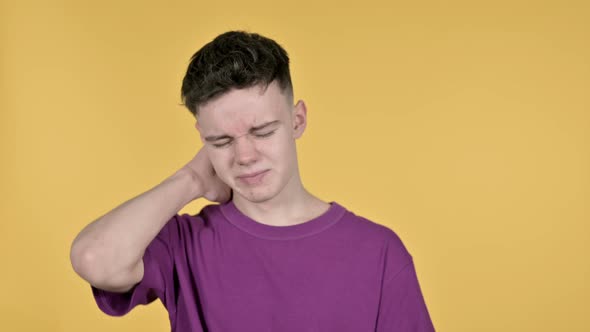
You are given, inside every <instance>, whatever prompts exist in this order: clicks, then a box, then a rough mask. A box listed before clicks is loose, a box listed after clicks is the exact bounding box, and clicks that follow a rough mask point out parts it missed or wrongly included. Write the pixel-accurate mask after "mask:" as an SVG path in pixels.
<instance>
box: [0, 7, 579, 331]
mask: <svg viewBox="0 0 590 332" xmlns="http://www.w3.org/2000/svg"><path fill="white" fill-rule="evenodd" d="M589 7H590V5H588V2H587V1H579V2H569V1H557V0H556V1H529V2H522V1H516V2H515V1H502V2H497V1H486V2H483V1H463V2H460V1H405V2H393V1H384V2H375V1H372V0H369V1H362V2H321V1H303V2H302V1H289V2H277V1H220V2H216V1H201V2H197V1H167V2H165V1H114V0H109V1H63V0H61V1H12V2H10V3H8V2H2V4H1V7H0V13H1V14H0V33H1V35H0V38H1V43H0V47H1V55H0V61H1V67H0V74H1V76H0V77H1V80H0V93H1V95H0V109H1V118H0V135H1V136H0V138H1V140H0V142H1V158H2V159H1V163H0V167H1V168H0V174H1V175H0V176H1V178H0V180H1V182H0V183H1V185H0V195H1V196H0V198H1V200H0V204H1V206H0V207H1V209H0V211H1V215H0V218H1V219H0V220H1V221H0V234H1V239H0V252H1V255H2V256H1V260H2V265H1V266H2V272H1V274H0V284H1V285H2V297H1V299H0V305H1V307H0V317H1V318H0V330H2V331H168V330H169V323H168V318H167V315H166V312H165V309H164V308H163V306H162V305H161V303H160V302H159V301H156V302H154V303H152V304H151V305H149V306H141V307H136V308H135V309H134V310H133V311H132V312H131V313H130V314H128V315H127V316H124V317H122V318H112V317H110V316H107V315H105V314H103V313H102V312H100V311H99V309H98V308H97V307H96V305H95V303H94V300H93V299H92V295H91V292H90V287H89V286H88V284H86V283H85V282H84V281H83V280H82V279H80V278H79V277H78V276H77V275H76V274H75V272H74V271H73V270H72V268H71V265H70V261H69V248H70V244H71V241H72V240H73V239H74V237H75V236H76V234H77V233H78V232H79V231H80V230H81V229H82V228H83V227H84V226H85V225H86V224H88V223H89V222H91V221H92V220H94V219H95V218H97V217H98V216H100V215H102V214H104V213H106V212H108V211H109V210H110V209H112V208H114V207H115V206H116V205H118V204H120V203H122V202H123V201H125V200H127V199H129V198H131V197H133V196H135V195H137V194H140V193H142V192H144V191H146V190H148V189H149V188H151V187H152V186H154V185H156V184H158V183H159V182H160V181H162V180H163V179H164V178H166V177H167V176H169V175H171V174H172V173H173V172H174V171H175V170H176V169H177V168H179V167H181V166H182V165H184V163H186V162H187V161H188V160H190V158H192V156H193V155H194V154H195V153H196V151H197V150H198V148H199V147H200V142H199V140H198V136H197V132H196V131H195V129H194V128H193V123H194V119H193V118H192V116H191V115H190V113H189V112H188V111H187V110H186V109H184V108H183V107H181V106H179V103H180V97H179V94H180V92H179V91H180V84H181V80H182V77H183V75H184V71H185V70H186V66H187V65H188V61H189V58H190V56H191V55H192V54H193V53H194V52H195V51H196V50H197V49H199V48H200V47H201V46H202V45H203V44H205V43H206V42H208V41H210V40H211V39H212V38H214V37H215V36H216V35H217V34H219V33H222V32H225V31H227V30H230V29H246V30H248V31H252V32H259V33H262V34H264V35H267V36H269V37H271V38H275V39H276V40H277V41H278V42H279V43H281V44H282V45H283V46H284V47H285V48H286V49H287V51H288V52H289V54H290V56H291V60H292V75H293V81H294V86H295V96H296V98H298V99H304V100H305V101H306V102H307V106H308V119H309V124H308V128H307V132H306V133H305V134H304V136H303V138H302V139H301V140H300V142H299V153H300V161H301V172H302V178H303V181H304V184H305V185H306V186H307V187H308V188H309V189H310V190H311V191H312V192H314V193H316V194H317V195H319V196H320V197H321V198H323V199H325V200H334V201H337V202H339V203H341V204H343V205H344V206H346V207H347V208H349V209H350V210H352V211H354V212H355V213H358V214H360V215H363V216H365V217H367V218H369V219H372V220H374V221H376V222H378V223H382V224H385V225H388V226H389V227H391V228H392V229H393V230H395V231H396V232H397V233H398V234H399V235H400V237H401V238H402V240H403V241H404V243H405V244H406V246H407V248H408V249H409V250H410V252H411V253H412V255H413V256H414V259H415V261H416V268H417V271H418V276H419V279H420V283H421V286H422V290H423V293H424V296H425V299H426V302H427V305H428V308H429V310H430V314H431V317H432V319H433V322H434V324H435V327H436V328H437V331H465V332H467V331H589V330H590V318H589V317H590V305H589V303H588V302H589V301H590V290H589V282H588V277H589V271H590V261H589V259H588V253H589V252H590V245H589V240H590V238H589V235H590V233H589V229H588V222H589V221H590V8H589ZM206 203H207V202H206V201H204V200H201V201H196V202H193V203H191V204H190V205H188V206H187V207H186V208H185V209H184V210H183V212H191V213H192V212H194V213H196V212H197V211H198V210H199V208H200V207H201V206H203V205H204V204H206Z"/></svg>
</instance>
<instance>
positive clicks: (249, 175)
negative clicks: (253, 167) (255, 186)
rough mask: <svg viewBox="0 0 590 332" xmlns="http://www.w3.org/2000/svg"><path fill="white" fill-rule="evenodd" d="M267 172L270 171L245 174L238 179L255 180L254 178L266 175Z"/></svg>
mask: <svg viewBox="0 0 590 332" xmlns="http://www.w3.org/2000/svg"><path fill="white" fill-rule="evenodd" d="M266 171H268V170H264V171H259V172H254V173H250V174H243V175H239V176H238V178H239V179H246V178H253V177H255V176H258V175H260V174H262V173H265V172H266Z"/></svg>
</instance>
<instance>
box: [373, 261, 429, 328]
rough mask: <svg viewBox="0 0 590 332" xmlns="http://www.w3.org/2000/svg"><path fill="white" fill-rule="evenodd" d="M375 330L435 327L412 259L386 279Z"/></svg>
mask: <svg viewBox="0 0 590 332" xmlns="http://www.w3.org/2000/svg"><path fill="white" fill-rule="evenodd" d="M376 331H377V332H393V331H400V332H432V331H434V326H433V324H432V321H431V319H430V315H429V313H428V309H427V308H426V303H425V302H424V298H423V296H422V291H421V290H420V285H419V283H418V277H417V276H416V270H415V268H414V263H413V260H410V261H409V262H408V263H407V264H406V265H405V266H404V267H403V268H402V269H401V271H399V272H398V273H397V274H396V275H393V276H391V277H390V278H389V279H387V280H385V281H384V282H383V289H382V294H381V302H380V305H379V315H378V318H377V329H376Z"/></svg>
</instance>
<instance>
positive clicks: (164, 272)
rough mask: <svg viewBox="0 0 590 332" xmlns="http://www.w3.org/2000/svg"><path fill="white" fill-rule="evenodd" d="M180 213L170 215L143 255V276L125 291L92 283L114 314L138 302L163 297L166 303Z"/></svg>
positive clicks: (100, 301)
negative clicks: (108, 288)
mask: <svg viewBox="0 0 590 332" xmlns="http://www.w3.org/2000/svg"><path fill="white" fill-rule="evenodd" d="M177 219H178V215H175V216H174V217H173V218H172V219H170V220H169V221H168V222H167V223H166V225H164V227H163V228H162V229H161V230H160V232H159V233H158V235H157V236H156V237H155V238H154V239H153V240H152V242H150V244H149V245H148V247H147V248H146V250H145V252H144V255H143V266H144V274H143V278H142V280H141V281H140V282H139V283H137V284H136V285H135V286H133V288H131V289H130V290H129V291H127V292H125V293H117V292H111V291H106V290H103V289H99V288H96V287H95V286H93V285H90V286H91V289H92V294H93V296H94V300H95V301H96V304H97V305H98V307H99V308H100V310H101V311H103V312H104V313H106V314H108V315H110V316H123V315H125V314H127V313H128V312H129V311H131V309H133V308H134V307H136V306H137V305H140V304H141V305H147V304H149V303H151V302H153V301H154V300H155V299H156V298H159V299H160V300H161V301H162V303H163V304H164V306H166V302H167V297H170V294H167V290H168V289H171V288H173V287H170V285H171V282H172V280H171V279H172V273H173V268H174V258H173V257H174V256H173V254H172V253H173V249H172V246H171V241H170V240H171V238H173V237H174V234H175V232H177V227H176V226H177V225H176V221H177Z"/></svg>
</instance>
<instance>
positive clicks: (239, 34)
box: [181, 31, 293, 117]
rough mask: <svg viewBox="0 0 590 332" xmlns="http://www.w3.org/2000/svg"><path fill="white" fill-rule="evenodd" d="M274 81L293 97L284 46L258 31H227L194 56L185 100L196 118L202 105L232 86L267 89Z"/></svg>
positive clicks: (183, 93)
mask: <svg viewBox="0 0 590 332" xmlns="http://www.w3.org/2000/svg"><path fill="white" fill-rule="evenodd" d="M274 80H277V81H278V83H279V85H280V87H281V89H282V90H283V92H286V93H287V94H288V95H289V96H290V97H292V96H293V84H292V82H291V74H290V71H289V56H288V54H287V52H286V51H285V49H283V47H281V46H280V45H279V44H278V43H277V42H275V41H274V40H272V39H270V38H267V37H264V36H261V35H259V34H256V33H249V32H245V31H228V32H225V33H223V34H221V35H219V36H217V37H215V39H213V40H212V41H211V42H209V43H207V44H206V45H205V46H203V47H202V48H201V49H200V50H198V51H197V53H195V54H194V55H193V56H192V58H191V60H190V64H189V66H188V69H187V71H186V74H185V76H184V79H183V80H182V88H181V96H182V102H183V104H184V105H185V106H186V107H187V108H188V110H189V111H190V112H191V113H192V114H193V115H194V116H195V117H197V115H198V112H199V106H200V105H203V104H205V103H206V102H207V101H208V100H210V99H212V98H214V97H216V96H218V95H221V94H223V93H225V92H227V91H229V90H230V89H233V88H236V89H243V88H248V87H252V86H255V85H262V86H264V88H266V87H268V85H269V84H271V83H272V82H273V81H274Z"/></svg>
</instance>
